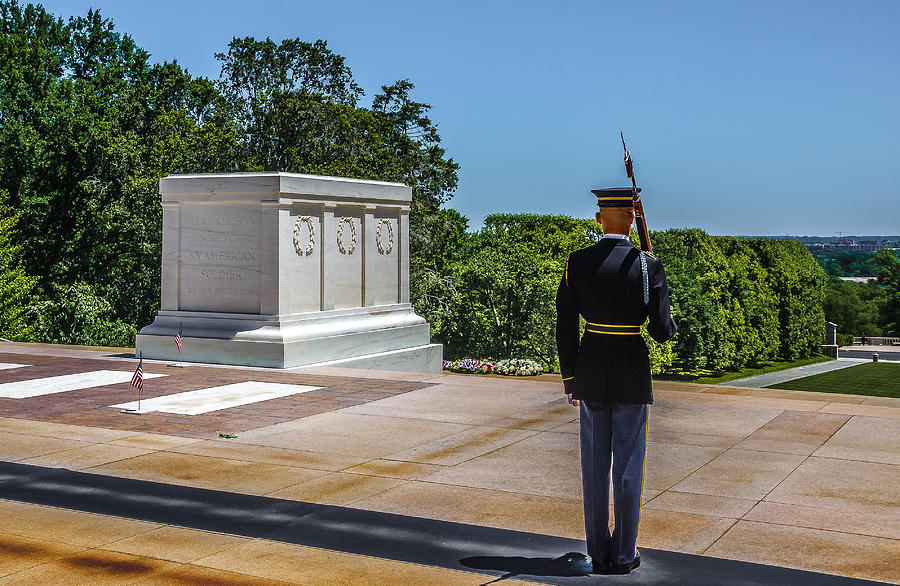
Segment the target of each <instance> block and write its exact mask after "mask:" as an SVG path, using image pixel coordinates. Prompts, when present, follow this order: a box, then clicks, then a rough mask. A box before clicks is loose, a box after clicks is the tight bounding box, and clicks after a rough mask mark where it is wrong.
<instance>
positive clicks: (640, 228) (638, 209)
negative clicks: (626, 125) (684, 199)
mask: <svg viewBox="0 0 900 586" xmlns="http://www.w3.org/2000/svg"><path fill="white" fill-rule="evenodd" d="M619 136H621V137H622V150H623V151H625V173H627V175H628V178H629V179H631V194H632V198H633V199H634V203H633V204H632V205H634V224H635V227H636V228H637V232H638V238H639V239H640V241H641V250H643V251H644V252H653V248H652V247H651V246H650V232H648V231H647V220H646V218H645V216H644V203H643V202H642V201H641V196H640V193H641V190H640V189H638V186H637V181H635V179H634V163H632V161H631V151H629V150H628V149H627V148H626V147H625V135H624V134H622V132H621V131H620V132H619Z"/></svg>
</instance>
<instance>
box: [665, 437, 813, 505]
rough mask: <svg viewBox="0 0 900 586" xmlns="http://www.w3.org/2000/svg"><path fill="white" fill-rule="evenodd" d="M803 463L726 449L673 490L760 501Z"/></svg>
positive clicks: (797, 459) (786, 457)
mask: <svg viewBox="0 0 900 586" xmlns="http://www.w3.org/2000/svg"><path fill="white" fill-rule="evenodd" d="M803 460H804V457H803V456H798V455H795V454H777V453H773V452H755V451H750V450H737V449H734V448H732V449H730V450H728V451H726V452H724V453H723V454H722V455H720V456H719V457H717V458H716V459H715V460H713V461H711V462H710V463H709V464H706V465H705V466H703V467H702V468H700V469H699V470H697V471H696V472H694V473H693V474H691V475H690V476H688V477H687V478H685V479H684V480H682V481H681V482H679V483H678V484H676V485H675V486H674V487H673V490H676V491H679V492H696V493H700V494H710V495H718V496H725V497H734V498H742V499H755V500H760V499H762V498H763V497H764V496H765V495H766V494H768V492H769V491H770V490H772V489H773V488H775V486H776V485H778V483H779V482H781V481H782V480H783V479H784V478H785V477H786V476H787V475H788V474H790V473H791V472H792V471H793V470H794V469H795V468H796V467H797V466H798V465H799V464H800V462H802V461H803Z"/></svg>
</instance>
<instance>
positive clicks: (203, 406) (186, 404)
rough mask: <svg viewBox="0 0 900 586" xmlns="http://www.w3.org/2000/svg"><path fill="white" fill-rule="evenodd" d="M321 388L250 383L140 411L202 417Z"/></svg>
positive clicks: (149, 404) (146, 405) (158, 401)
mask: <svg viewBox="0 0 900 586" xmlns="http://www.w3.org/2000/svg"><path fill="white" fill-rule="evenodd" d="M321 388H322V387H311V386H307V385H286V384H282V383H261V382H256V381H247V382H244V383H234V384H230V385H222V386H220V387H210V388H208V389H199V390H196V391H186V392H184V393H176V394H174V395H166V396H164V397H156V398H153V399H145V400H143V401H141V409H142V410H146V409H150V410H153V411H162V412H163V413H175V414H178V415H200V414H201V413H209V412H210V411H219V410H221V409H229V408H231V407H238V406H240V405H249V404H250V403H258V402H259V401H268V400H269V399H278V398H280V397H288V396H290V395H296V394H299V393H306V392H309V391H315V390H316V389H321ZM110 407H114V408H117V409H136V408H137V401H131V402H130V403H121V404H119V405H110Z"/></svg>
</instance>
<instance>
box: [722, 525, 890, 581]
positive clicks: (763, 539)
mask: <svg viewBox="0 0 900 586" xmlns="http://www.w3.org/2000/svg"><path fill="white" fill-rule="evenodd" d="M706 553H707V555H711V556H715V557H721V558H726V559H733V560H742V561H747V562H754V563H758V564H774V565H777V566H784V567H788V568H798V569H803V570H812V571H815V572H826V573H831V574H841V575H843V576H852V577H855V578H866V579H869V580H886V581H889V582H897V581H898V580H900V570H898V567H897V560H898V559H900V542H898V541H897V540H894V539H883V538H879V537H869V536H865V535H853V534H849V533H838V532H835V531H821V530H819V529H806V528H802V527H787V526H785V525H775V524H771V523H759V522H756V521H738V522H737V524H736V525H735V526H734V527H732V528H731V529H729V530H728V532H727V533H725V535H723V536H722V537H721V538H720V539H719V540H718V541H716V543H715V544H713V545H712V547H710V548H709V549H708V550H707V551H706Z"/></svg>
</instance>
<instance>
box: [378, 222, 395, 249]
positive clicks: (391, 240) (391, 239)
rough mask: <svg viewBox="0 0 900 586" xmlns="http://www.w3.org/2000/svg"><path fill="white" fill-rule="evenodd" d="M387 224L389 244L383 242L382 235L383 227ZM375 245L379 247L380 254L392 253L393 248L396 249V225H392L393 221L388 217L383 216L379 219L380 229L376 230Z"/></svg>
mask: <svg viewBox="0 0 900 586" xmlns="http://www.w3.org/2000/svg"><path fill="white" fill-rule="evenodd" d="M382 226H387V233H388V243H387V246H384V244H382V236H381V227H382ZM375 246H376V247H377V248H378V252H379V253H380V254H390V253H391V251H392V250H394V227H393V226H392V225H391V221H390V220H388V219H387V218H381V219H380V220H378V229H377V230H375Z"/></svg>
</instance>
